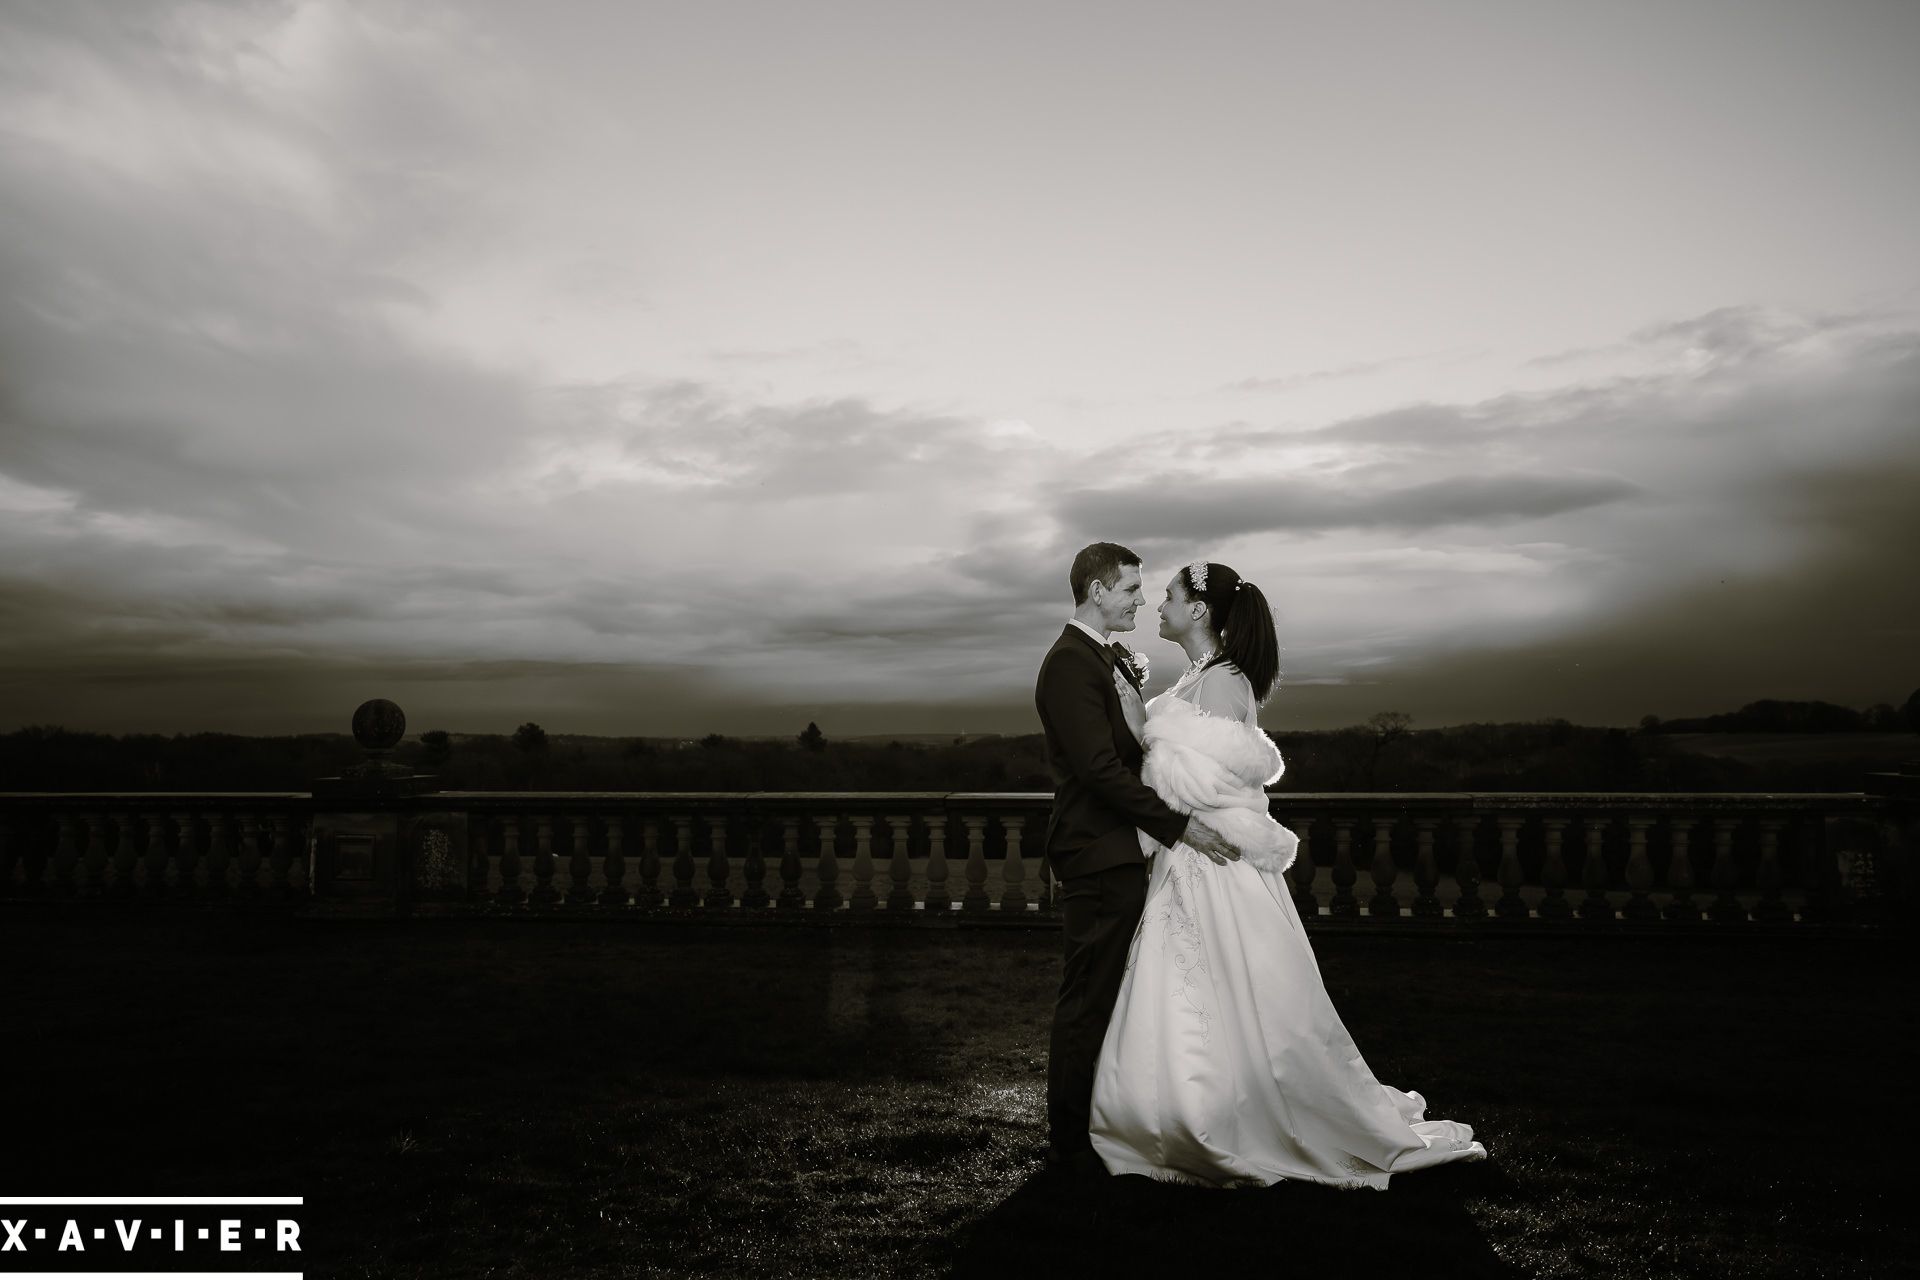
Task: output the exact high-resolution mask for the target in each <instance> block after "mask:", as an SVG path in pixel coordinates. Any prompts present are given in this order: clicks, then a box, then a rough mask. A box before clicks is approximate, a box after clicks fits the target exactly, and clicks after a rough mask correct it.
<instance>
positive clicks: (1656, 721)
mask: <svg viewBox="0 0 1920 1280" xmlns="http://www.w3.org/2000/svg"><path fill="white" fill-rule="evenodd" d="M1640 732H1642V733H1658V732H1660V717H1659V716H1641V717H1640Z"/></svg>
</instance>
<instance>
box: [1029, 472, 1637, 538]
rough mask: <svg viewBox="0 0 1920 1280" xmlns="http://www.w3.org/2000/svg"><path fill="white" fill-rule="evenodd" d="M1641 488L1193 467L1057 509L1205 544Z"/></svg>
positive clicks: (1083, 523) (1533, 510) (1543, 506)
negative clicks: (1335, 478) (1401, 482)
mask: <svg viewBox="0 0 1920 1280" xmlns="http://www.w3.org/2000/svg"><path fill="white" fill-rule="evenodd" d="M1639 492H1640V489H1639V487H1638V486H1636V485H1634V484H1632V483H1630V482H1628V481H1626V480H1622V479H1620V478H1619V477H1617V476H1588V475H1538V474H1536V475H1490V476H1481V475H1456V476H1449V477H1447V478H1445V479H1441V480H1430V481H1427V482H1425V483H1422V484H1414V485H1405V486H1401V487H1388V486H1384V485H1382V486H1365V485H1343V484H1339V483H1329V482H1325V481H1314V480H1303V481H1297V482H1285V481H1281V480H1266V479H1262V480H1235V481H1217V480H1212V481H1210V480H1203V479H1200V478H1197V477H1196V478H1193V479H1191V480H1177V479H1176V480H1172V481H1164V482H1161V483H1158V484H1150V485H1137V486H1133V487H1130V488H1125V489H1099V490H1081V491H1079V492H1076V493H1070V494H1068V495H1066V496H1065V497H1064V498H1063V499H1062V500H1061V502H1060V504H1059V513H1060V518H1061V519H1062V520H1063V521H1064V522H1065V523H1066V524H1067V525H1068V527H1070V528H1072V529H1076V530H1079V531H1080V532H1082V533H1086V534H1087V535H1088V536H1089V537H1091V536H1093V534H1094V532H1095V531H1097V530H1102V529H1119V528H1125V529H1130V530H1136V531H1137V533H1135V535H1134V536H1136V537H1138V538H1140V539H1142V540H1143V541H1144V540H1146V539H1154V540H1158V541H1167V540H1184V541H1187V542H1191V543H1196V544H1206V543H1214V542H1221V541H1224V540H1226V539H1228V538H1233V537H1239V536H1241V535H1244V534H1250V533H1269V532H1279V531H1286V532H1292V533H1316V532H1323V531H1327V530H1333V529H1390V530H1399V531H1411V530H1418V529H1432V528H1438V527H1440V526H1443V525H1451V524H1476V525H1500V524H1508V523H1512V522H1515V521H1520V520H1537V519H1543V518H1546V517H1549V516H1556V515H1563V514H1566V513H1567V512H1572V511H1580V510H1584V509H1586V508H1589V507H1596V506H1601V505H1603V504H1606V503H1614V502H1624V501H1626V500H1628V499H1630V498H1633V497H1634V496H1636V495H1637V494H1638V493H1639Z"/></svg>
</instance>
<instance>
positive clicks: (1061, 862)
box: [1033, 625, 1187, 880]
mask: <svg viewBox="0 0 1920 1280" xmlns="http://www.w3.org/2000/svg"><path fill="white" fill-rule="evenodd" d="M1033 701H1034V705H1035V706H1036V707H1037V708H1038V709H1039V712H1040V727H1041V728H1042V729H1044V730H1045V731H1046V735H1047V766H1048V768H1049V769H1051V770H1052V772H1053V814H1052V816H1051V817H1050V818H1049V819H1048V820H1047V845H1046V849H1047V861H1048V862H1049V863H1050V864H1052V867H1053V874H1054V875H1055V876H1057V877H1059V878H1060V879H1063V880H1064V879H1067V878H1068V877H1070V876H1083V875H1088V874H1090V873H1092V872H1095V871H1104V870H1106V869H1107V868H1108V867H1117V866H1121V865H1124V864H1126V863H1129V862H1136V863H1137V862H1142V861H1144V860H1145V859H1144V858H1142V856H1141V853H1140V840H1139V837H1138V836H1136V835H1135V834H1134V832H1135V830H1136V829H1137V830H1140V831H1145V832H1146V833H1147V834H1148V835H1150V836H1152V837H1153V838H1154V839H1155V840H1158V841H1159V842H1160V843H1161V844H1163V845H1168V846H1171V845H1173V844H1174V842H1175V841H1177V840H1179V838H1180V835H1181V833H1182V832H1184V831H1185V830H1186V828H1187V818H1186V815H1185V814H1181V813H1176V812H1174V811H1173V810H1172V809H1170V808H1168V807H1167V805H1166V803H1165V802H1164V801H1162V800H1161V799H1160V797H1159V796H1157V795H1155V794H1154V793H1153V791H1152V789H1151V788H1149V787H1148V786H1147V785H1146V784H1145V783H1143V782H1141V781H1140V761H1141V758H1142V756H1143V754H1144V752H1143V751H1142V749H1141V746H1140V744H1139V743H1138V742H1136V741H1134V738H1133V734H1132V733H1131V732H1130V731H1129V730H1128V729H1127V722H1126V718H1125V716H1124V715H1123V714H1122V712H1121V710H1120V694H1119V692H1118V691H1117V690H1115V689H1114V687H1113V654H1112V652H1111V651H1110V650H1107V649H1105V648H1102V647H1101V645H1100V643H1099V642H1098V641H1096V640H1094V639H1093V638H1092V637H1091V636H1089V635H1087V633H1086V632H1084V631H1082V630H1081V629H1080V628H1078V627H1075V626H1071V625H1069V626H1068V627H1066V628H1065V630H1063V631H1062V632H1061V635H1060V638H1059V639H1058V640H1056V641H1054V642H1053V648H1051V649H1049V650H1048V651H1047V656H1046V659H1045V661H1043V662H1042V663H1041V664H1040V676H1039V679H1038V680H1036V681H1035V682H1034V687H1033Z"/></svg>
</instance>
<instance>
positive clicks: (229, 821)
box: [199, 813, 239, 899]
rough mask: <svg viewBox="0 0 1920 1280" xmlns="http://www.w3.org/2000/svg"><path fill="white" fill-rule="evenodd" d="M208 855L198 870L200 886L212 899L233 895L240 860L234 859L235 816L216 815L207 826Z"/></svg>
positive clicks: (228, 814) (227, 814) (226, 814)
mask: <svg viewBox="0 0 1920 1280" xmlns="http://www.w3.org/2000/svg"><path fill="white" fill-rule="evenodd" d="M207 828H208V829H207V856H206V857H205V858H204V859H203V860H202V861H201V864H200V867H199V886H200V890H201V892H203V893H204V894H205V895H206V896H207V897H209V898H215V899H219V898H226V897H229V896H231V895H232V893H233V888H234V880H235V878H236V875H237V869H238V866H239V859H238V858H237V857H236V856H235V850H234V835H233V815H232V814H230V813H216V814H214V815H213V818H212V820H211V821H210V822H209V823H208V824H207Z"/></svg>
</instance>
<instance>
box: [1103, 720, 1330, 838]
mask: <svg viewBox="0 0 1920 1280" xmlns="http://www.w3.org/2000/svg"><path fill="white" fill-rule="evenodd" d="M1146 746H1147V757H1146V760H1145V761H1144V762H1143V763H1142V764H1141V766H1140V780H1141V781H1142V782H1145V783H1146V784H1147V785H1148V786H1149V787H1152V788H1153V789H1154V791H1155V792H1156V793H1158V794H1159V796H1160V798H1161V799H1162V800H1164V801H1166V802H1167V807H1168V808H1171V809H1173V810H1176V811H1177V812H1180V813H1188V814H1195V815H1198V816H1199V817H1201V818H1204V819H1205V820H1206V823H1207V825H1208V826H1210V827H1212V828H1213V829H1214V830H1215V831H1218V832H1219V833H1220V834H1221V835H1222V836H1224V837H1226V839H1227V841H1228V842H1229V843H1230V844H1232V845H1233V846H1234V847H1235V848H1236V849H1238V850H1240V856H1241V857H1243V858H1245V859H1246V860H1247V861H1248V862H1250V863H1252V864H1253V865H1254V866H1255V867H1257V868H1259V869H1260V870H1262V871H1271V872H1281V871H1285V870H1286V869H1287V868H1288V867H1290V866H1292V865H1293V856H1294V854H1295V853H1296V852H1297V851H1298V850H1299V847H1300V840H1299V838H1298V837H1297V836H1295V835H1294V834H1293V832H1291V831H1289V830H1287V829H1286V828H1285V827H1283V826H1281V825H1280V824H1279V823H1277V822H1275V821H1274V820H1273V819H1272V818H1271V817H1270V816H1268V813H1267V793H1266V790H1265V788H1266V785H1267V784H1268V783H1269V782H1272V781H1274V780H1275V779H1277V778H1279V777H1280V775H1281V774H1282V773H1284V772H1286V762H1285V761H1283V760H1282V759H1281V758H1280V748H1278V747H1276V746H1274V745H1273V740H1272V739H1271V738H1269V737H1267V735H1266V734H1264V733H1262V732H1261V731H1260V730H1259V729H1257V728H1255V727H1254V726H1252V725H1248V724H1242V723H1240V722H1239V721H1238V720H1230V719H1227V718H1226V717H1225V716H1210V715H1208V714H1206V713H1205V712H1203V711H1201V710H1199V709H1198V708H1196V707H1194V706H1193V705H1192V704H1191V703H1187V702H1183V701H1181V700H1180V699H1178V698H1166V697H1162V698H1156V699H1154V705H1153V706H1151V707H1149V708H1148V715H1147V741H1146ZM1161 847H1162V846H1161V844H1160V842H1159V841H1157V840H1155V839H1154V838H1153V837H1152V836H1150V835H1148V834H1147V833H1146V832H1144V831H1142V832H1140V848H1141V851H1142V852H1143V853H1145V854H1146V855H1147V856H1148V857H1152V856H1153V855H1154V853H1155V852H1156V851H1157V850H1159V849H1160V848H1161Z"/></svg>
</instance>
